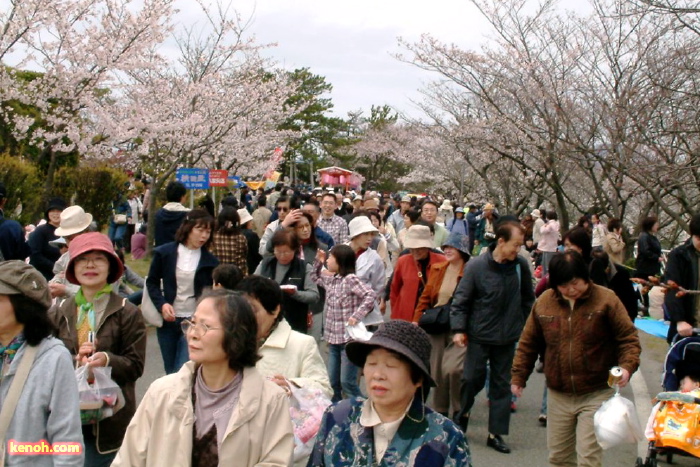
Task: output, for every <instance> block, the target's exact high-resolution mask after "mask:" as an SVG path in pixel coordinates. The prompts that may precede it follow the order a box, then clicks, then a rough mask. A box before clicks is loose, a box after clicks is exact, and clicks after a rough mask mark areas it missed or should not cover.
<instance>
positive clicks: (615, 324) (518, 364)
mask: <svg viewBox="0 0 700 467" xmlns="http://www.w3.org/2000/svg"><path fill="white" fill-rule="evenodd" d="M641 351H642V348H641V346H640V345H639V337H638V335H637V329H636V328H635V327H634V324H633V323H632V321H630V319H629V317H628V316H627V311H626V310H625V307H624V306H623V305H622V302H620V300H619V299H618V298H617V297H616V296H615V293H614V292H612V291H611V290H609V289H606V288H605V287H601V286H599V285H594V284H593V283H591V284H590V288H589V289H588V291H587V292H586V293H585V294H584V295H583V296H582V297H581V298H579V299H578V300H576V302H575V303H574V306H573V308H572V307H571V306H570V305H569V302H568V301H567V300H566V299H564V298H563V297H562V296H561V295H560V294H559V293H558V292H555V291H554V290H552V289H550V290H547V291H546V292H545V293H543V294H542V296H541V297H540V298H539V299H538V300H537V303H535V306H534V307H533V309H532V313H531V314H530V317H529V318H528V320H527V324H526V325H525V329H524V330H523V333H522V336H520V341H519V342H518V348H517V350H516V353H515V359H514V360H513V369H512V379H511V384H514V385H516V386H520V387H525V382H526V381H527V379H528V377H529V376H530V374H531V373H532V370H533V368H534V366H535V362H536V361H537V358H538V356H539V355H544V374H545V377H546V380H547V387H548V388H550V389H553V390H555V391H559V392H564V393H567V394H588V393H591V392H594V391H598V390H601V389H605V388H607V387H608V372H609V371H610V368H612V367H614V366H621V367H622V368H624V369H626V370H627V371H629V373H630V375H632V373H634V372H635V371H637V368H638V367H639V355H640V353H641Z"/></svg>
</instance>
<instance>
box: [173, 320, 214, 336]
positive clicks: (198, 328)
mask: <svg viewBox="0 0 700 467" xmlns="http://www.w3.org/2000/svg"><path fill="white" fill-rule="evenodd" d="M180 327H181V328H182V332H183V333H184V334H187V333H188V332H190V329H191V330H192V331H193V332H194V335H195V336H197V337H203V336H204V335H205V334H206V333H207V332H208V331H216V330H217V329H221V328H212V327H210V326H207V325H206V324H204V323H193V322H192V321H190V320H189V319H186V320H184V321H183V322H182V323H180Z"/></svg>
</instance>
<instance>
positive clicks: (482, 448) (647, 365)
mask: <svg viewBox="0 0 700 467" xmlns="http://www.w3.org/2000/svg"><path fill="white" fill-rule="evenodd" d="M640 337H641V340H642V349H643V353H642V366H641V371H640V372H638V373H637V374H635V376H634V378H633V384H631V385H630V386H629V387H627V388H624V389H623V391H622V395H623V396H625V397H627V398H628V399H630V400H632V401H635V404H636V406H637V410H638V412H639V418H640V420H642V421H643V423H646V420H647V418H648V415H649V413H650V410H651V405H650V403H649V401H650V400H651V398H652V397H653V396H654V395H655V394H656V393H658V392H660V391H661V386H660V380H661V379H660V375H661V368H662V366H663V361H664V357H665V354H666V350H667V345H666V342H665V341H664V340H663V339H659V338H656V337H652V336H649V335H647V334H644V333H641V332H640ZM162 375H163V362H162V359H161V356H160V350H159V347H158V341H157V339H156V333H155V329H153V328H151V329H149V332H148V346H147V357H146V368H145V371H144V376H143V377H142V378H141V379H140V380H139V381H138V382H137V384H136V391H137V397H138V398H139V400H140V398H141V397H142V396H143V394H144V393H145V391H146V389H147V388H148V385H149V384H150V383H151V382H153V380H155V379H156V378H158V377H160V376H162ZM543 387H544V377H543V375H541V374H538V373H535V374H533V376H532V377H531V378H530V381H529V382H528V386H527V388H526V389H525V391H524V393H523V398H522V399H521V400H519V401H518V403H517V407H518V409H517V412H516V413H515V414H513V416H512V418H511V434H510V435H509V436H508V437H507V438H506V440H507V442H508V443H509V444H510V446H511V449H512V450H513V452H512V453H511V454H500V453H497V452H495V451H494V450H492V449H490V448H487V447H486V437H487V435H488V431H487V426H488V408H487V406H486V399H485V397H484V394H483V392H482V394H481V395H480V396H479V398H478V399H477V401H476V403H475V405H474V408H473V410H472V416H471V419H470V422H469V434H468V436H469V442H470V447H471V450H472V457H473V463H474V466H475V467H480V466H496V467H500V466H522V467H544V466H546V465H547V448H546V428H543V427H541V426H540V425H539V423H538V421H537V416H538V415H539V408H540V404H541V401H542V390H543ZM635 396H636V397H635ZM645 453H646V442H644V443H640V445H639V446H636V445H625V446H620V447H615V448H612V449H610V450H608V451H606V452H605V457H604V463H603V465H604V466H605V467H633V466H634V464H635V460H636V457H637V455H642V456H643V455H644V454H645ZM659 465H661V466H665V465H666V464H665V463H663V462H660V463H659ZM674 465H678V466H696V467H697V466H700V460H698V459H690V458H680V457H674Z"/></svg>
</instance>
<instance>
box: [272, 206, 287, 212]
mask: <svg viewBox="0 0 700 467" xmlns="http://www.w3.org/2000/svg"><path fill="white" fill-rule="evenodd" d="M275 211H277V212H287V211H289V208H285V207H283V206H277V207H276V208H275Z"/></svg>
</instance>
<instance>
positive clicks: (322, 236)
mask: <svg viewBox="0 0 700 467" xmlns="http://www.w3.org/2000/svg"><path fill="white" fill-rule="evenodd" d="M314 234H315V235H316V240H318V241H319V242H321V243H325V244H326V246H327V247H328V249H329V250H330V249H331V248H333V247H334V246H335V241H334V240H333V237H331V235H330V234H329V233H328V232H326V231H325V230H323V229H322V228H321V227H314Z"/></svg>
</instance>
